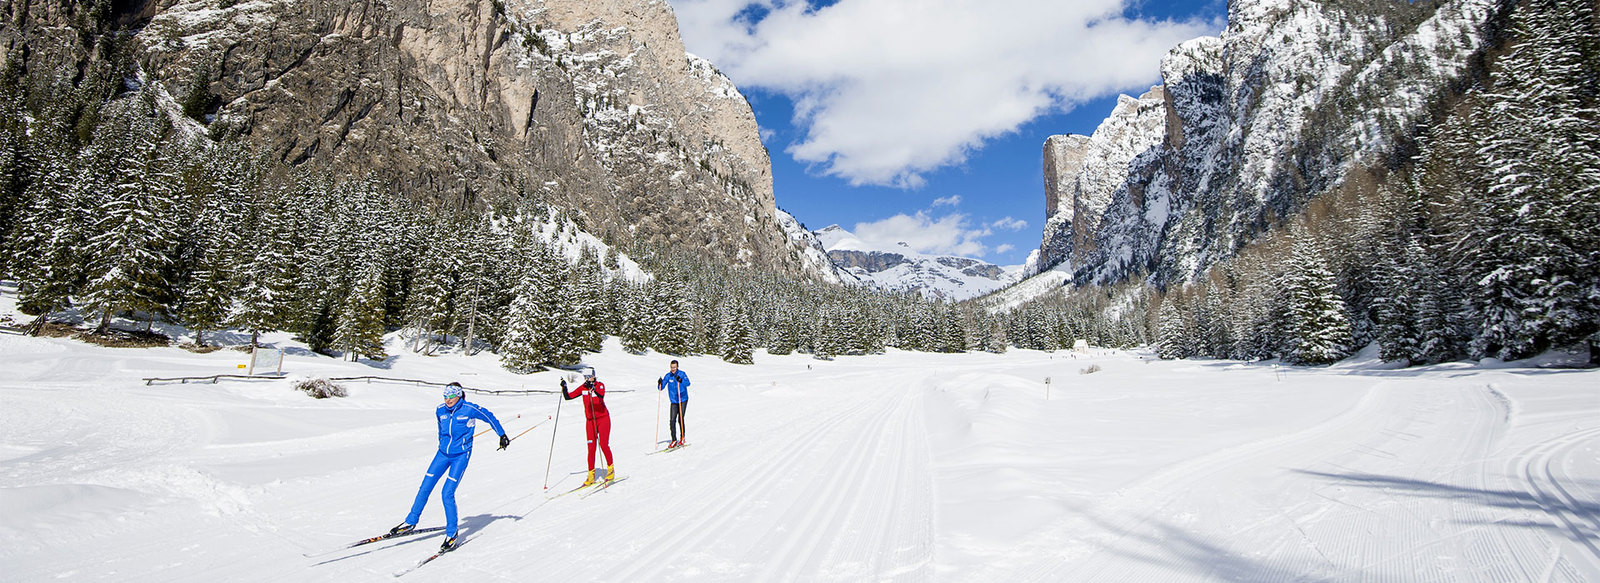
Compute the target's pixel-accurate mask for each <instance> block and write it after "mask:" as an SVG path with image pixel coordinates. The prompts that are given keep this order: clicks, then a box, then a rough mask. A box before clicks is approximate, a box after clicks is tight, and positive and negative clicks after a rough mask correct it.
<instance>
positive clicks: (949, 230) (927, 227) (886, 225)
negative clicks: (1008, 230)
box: [852, 211, 994, 257]
mask: <svg viewBox="0 0 1600 583" xmlns="http://www.w3.org/2000/svg"><path fill="white" fill-rule="evenodd" d="M852 232H853V233H855V235H856V238H857V239H861V240H862V241H866V242H867V243H869V244H871V245H872V246H873V247H875V248H879V249H894V248H896V246H897V245H898V244H899V243H902V242H904V243H905V244H906V245H907V246H909V247H910V248H911V250H913V251H916V252H918V253H928V254H934V255H961V256H966V257H983V256H984V255H985V254H987V253H988V252H989V246H988V245H985V244H983V241H981V239H983V238H984V237H988V236H989V235H992V234H994V231H992V230H990V229H989V228H987V227H980V228H977V229H973V228H969V227H968V222H967V215H964V214H960V213H951V214H948V215H945V216H942V217H939V218H934V217H933V216H931V215H929V214H928V212H927V211H917V213H916V214H915V215H906V214H904V213H902V214H898V215H895V216H892V217H889V218H887V219H883V220H879V221H874V222H870V223H856V226H855V228H854V229H852Z"/></svg>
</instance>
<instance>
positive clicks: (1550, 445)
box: [1510, 428, 1600, 578]
mask: <svg viewBox="0 0 1600 583" xmlns="http://www.w3.org/2000/svg"><path fill="white" fill-rule="evenodd" d="M1596 437H1600V428H1589V429H1582V430H1578V431H1573V432H1569V433H1566V434H1563V435H1560V436H1557V437H1555V438H1552V439H1549V440H1546V441H1544V442H1541V443H1539V444H1537V445H1534V446H1532V447H1529V448H1527V449H1524V450H1523V451H1522V452H1521V453H1519V454H1518V455H1517V456H1515V457H1514V458H1513V459H1512V461H1511V462H1510V465H1511V466H1512V467H1511V469H1512V472H1511V473H1512V474H1513V475H1514V476H1516V478H1517V479H1518V481H1519V482H1521V484H1520V485H1521V486H1522V487H1523V490H1524V491H1525V492H1527V493H1528V494H1529V495H1530V496H1531V498H1532V503H1533V505H1534V506H1535V507H1536V508H1537V509H1538V510H1539V511H1540V512H1542V513H1543V514H1545V515H1547V516H1549V517H1550V518H1551V526H1552V527H1559V530H1560V531H1561V533H1562V534H1563V535H1565V537H1566V538H1567V541H1565V542H1567V543H1569V544H1568V546H1570V547H1571V548H1573V550H1575V551H1578V552H1580V553H1581V552H1584V551H1587V553H1588V556H1587V557H1586V560H1585V561H1584V563H1586V564H1583V565H1580V564H1577V563H1575V562H1574V561H1573V560H1572V559H1573V558H1565V557H1558V558H1557V559H1556V560H1555V561H1552V562H1551V564H1550V565H1549V566H1547V567H1546V568H1544V569H1541V571H1544V572H1551V573H1553V571H1554V569H1555V565H1556V564H1559V563H1563V562H1565V563H1567V564H1568V565H1569V566H1570V567H1571V568H1572V569H1580V568H1583V570H1584V571H1586V573H1585V574H1584V577H1586V578H1597V577H1600V545H1597V544H1596V540H1595V539H1596V537H1597V534H1596V533H1600V516H1597V515H1596V513H1595V512H1594V511H1592V510H1588V506H1589V505H1590V504H1589V503H1586V502H1585V501H1583V500H1580V499H1578V497H1577V496H1574V495H1573V494H1572V492H1571V491H1570V490H1568V489H1567V488H1566V487H1565V486H1563V485H1562V482H1563V481H1564V480H1562V479H1561V476H1557V474H1556V467H1555V466H1556V465H1557V462H1560V461H1563V460H1565V459H1566V455H1567V454H1568V453H1569V452H1570V451H1571V450H1574V449H1577V448H1578V447H1579V446H1581V445H1583V444H1584V443H1585V442H1587V441H1588V440H1590V439H1594V438H1596ZM1585 531H1589V532H1585ZM1555 542H1556V543H1557V545H1556V546H1555V549H1556V552H1557V553H1558V554H1559V553H1560V546H1559V545H1560V543H1561V542H1563V541H1555ZM1563 558H1565V561H1563V560H1562V559H1563ZM1547 560H1548V559H1547ZM1524 573H1527V571H1526V570H1525V571H1524Z"/></svg>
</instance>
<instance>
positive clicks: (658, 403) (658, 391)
mask: <svg viewBox="0 0 1600 583" xmlns="http://www.w3.org/2000/svg"><path fill="white" fill-rule="evenodd" d="M661 393H662V391H661V385H660V384H657V385H656V442H655V443H652V444H650V449H652V450H654V449H655V448H656V446H658V445H661Z"/></svg>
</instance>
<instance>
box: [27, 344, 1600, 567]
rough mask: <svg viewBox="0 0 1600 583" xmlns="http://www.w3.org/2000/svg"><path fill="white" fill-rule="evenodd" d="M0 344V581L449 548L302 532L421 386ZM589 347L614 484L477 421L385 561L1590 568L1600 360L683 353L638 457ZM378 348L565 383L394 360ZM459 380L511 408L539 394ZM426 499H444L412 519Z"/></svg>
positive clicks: (606, 376)
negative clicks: (247, 375) (449, 536)
mask: <svg viewBox="0 0 1600 583" xmlns="http://www.w3.org/2000/svg"><path fill="white" fill-rule="evenodd" d="M0 342H3V343H4V344H0V365H4V366H5V367H6V368H7V369H8V370H10V371H15V376H13V377H12V378H9V379H0V389H3V390H4V392H5V395H6V397H7V407H5V408H4V410H3V412H0V437H4V444H5V446H4V448H3V449H0V510H3V511H4V512H3V513H0V514H3V516H4V521H3V523H0V543H3V544H0V564H3V565H4V572H5V577H4V578H5V579H6V580H16V581H39V580H63V581H74V580H78V581H99V580H111V579H117V580H133V581H141V580H148V581H215V580H230V581H269V580H273V581H276V580H282V579H283V578H284V577H285V576H288V577H291V578H293V579H295V580H308V581H363V580H387V579H389V578H390V577H391V576H392V574H393V573H394V572H396V570H398V569H403V568H405V567H406V566H408V565H411V564H414V563H415V562H416V561H418V560H421V559H422V558H424V557H426V556H427V555H429V554H431V553H432V552H434V551H435V550H436V549H437V545H438V542H439V540H441V539H440V537H439V536H417V537H406V538H403V539H396V541H383V542H380V543H375V544H372V545H367V546H363V547H359V548H356V549H351V551H350V552H349V553H346V554H337V553H336V554H331V555H328V556H323V557H318V558H316V559H307V558H305V557H303V554H305V553H313V552H320V551H326V550H328V549H330V548H333V547H336V546H337V545H339V544H342V543H347V542H348V541H349V540H352V539H356V538H360V537H362V536H370V535H373V534H377V533H378V532H379V531H382V530H387V528H388V527H389V526H392V525H393V524H394V523H395V522H398V521H399V519H400V518H401V517H403V515H404V513H405V510H406V509H407V508H408V506H409V504H410V501H411V497H412V495H413V494H414V493H415V489H416V486H417V483H418V482H419V481H420V479H421V471H422V470H423V468H424V466H425V465H426V463H427V461H428V459H429V457H430V456H431V455H432V448H433V441H434V435H433V434H432V424H431V420H430V412H431V409H432V407H433V406H434V405H436V404H437V394H436V391H435V390H433V389H428V388H414V387H409V386H405V385H379V384H373V385H365V384H356V385H351V388H352V395H351V396H350V397H348V398H345V399H331V400H326V401H314V400H311V399H309V398H306V397H305V396H304V395H301V394H298V393H295V392H293V391H290V390H288V389H287V387H286V383H282V382H264V383H243V382H240V383H221V384H218V385H168V386H156V387H145V386H143V384H142V383H140V382H138V381H137V380H130V379H136V377H138V376H147V375H152V374H169V373H172V372H175V371H179V372H181V371H185V370H192V369H193V368H195V366H196V362H197V361H199V362H202V363H204V362H211V360H214V361H215V362H216V363H217V364H219V366H220V364H221V363H223V362H231V361H230V360H227V359H229V358H233V359H237V356H236V355H235V356H229V355H222V354H216V353H213V355H192V354H188V353H184V352H181V351H177V350H170V351H168V350H153V351H141V350H115V349H100V348H94V347H86V346H83V345H80V344H76V343H73V342H71V341H67V340H47V339H24V338H19V337H5V338H0ZM609 348H610V349H608V350H607V351H606V352H605V353H603V354H600V355H593V356H592V357H591V358H589V359H588V361H589V362H590V363H591V364H594V365H595V366H597V367H598V369H599V371H600V373H601V379H602V380H603V381H605V382H606V383H607V385H608V387H609V388H611V389H613V390H617V389H634V390H636V392H633V393H621V392H618V393H615V394H614V395H612V396H609V397H608V399H607V401H608V404H609V406H610V408H611V411H612V414H613V426H614V429H613V433H612V437H611V446H612V448H613V451H614V453H615V454H616V465H617V468H618V471H619V473H620V474H622V475H626V476H629V477H630V479H628V480H627V481H625V482H621V483H618V484H616V485H615V486H613V487H612V488H610V489H609V490H606V491H604V492H600V493H597V494H596V495H594V496H591V497H589V498H587V499H579V498H578V497H577V496H566V497H562V498H559V499H555V500H548V499H546V494H547V492H546V491H545V489H544V488H543V487H542V482H543V479H544V476H543V474H544V468H545V462H546V453H547V452H548V451H549V447H550V441H549V440H550V439H551V431H550V430H549V429H547V428H546V427H541V428H539V429H536V430H534V431H533V432H531V433H529V434H528V435H527V436H526V437H524V438H522V439H519V440H518V441H517V442H515V443H514V444H513V446H512V447H511V448H510V449H508V450H506V451H495V450H494V448H493V446H492V440H480V442H479V444H478V445H479V446H480V447H478V449H477V451H476V452H475V453H474V454H473V459H472V463H471V467H470V468H469V470H468V471H467V473H466V476H465V478H464V480H463V482H462V486H461V489H460V492H459V493H458V495H457V496H458V500H459V503H460V507H461V530H462V535H463V536H464V537H465V536H470V537H473V538H472V541H473V543H472V544H471V545H468V546H464V547H462V548H461V549H460V550H458V551H455V552H452V553H449V554H448V555H446V556H443V557H440V558H439V559H438V560H436V561H433V562H432V563H429V564H428V565H426V566H424V567H423V568H421V569H418V570H417V571H415V572H412V573H410V574H408V575H406V577H405V580H407V581H444V580H465V579H471V580H478V581H526V580H547V581H869V580H871V581H879V580H893V581H980V580H981V581H997V580H1004V581H1013V580H1014V581H1132V580H1139V581H1154V580H1160V581H1228V580H1249V581H1600V549H1597V547H1600V389H1597V388H1596V386H1600V383H1597V382H1596V381H1600V375H1597V371H1557V370H1540V369H1531V368H1507V369H1496V368H1485V367H1479V366H1469V365H1465V364H1451V365H1440V366H1436V367H1427V368H1422V369H1407V370H1384V369H1383V367H1381V366H1377V365H1376V364H1375V363H1372V362H1370V361H1365V362H1356V363H1354V364H1346V365H1341V366H1336V367H1332V368H1321V369H1305V368H1289V367H1285V368H1284V369H1282V370H1281V371H1275V370H1274V369H1272V368H1271V367H1270V365H1260V364H1242V363H1233V362H1208V361H1201V362H1185V361H1176V362H1173V361H1150V360H1146V359H1144V358H1141V357H1140V356H1139V355H1137V354H1130V353H1121V352H1096V353H1093V354H1082V355H1069V354H1067V353H1065V352H1063V353H1058V354H1054V355H1051V354H1044V353H1038V352H1031V351H1013V352H1012V353H1009V354H1004V355H990V354H967V355H925V354H911V353H901V352H891V353H890V354H888V355H880V356H868V357H845V358H840V359H838V360H835V361H828V362H823V361H815V360H812V359H810V358H808V357H804V356H800V355H795V356H786V357H773V356H767V355H758V359H757V362H758V364H757V365H755V366H735V365H728V364H724V363H720V362H718V361H716V360H714V359H709V358H683V359H682V360H684V369H685V370H686V371H687V372H689V374H690V375H691V377H692V378H693V379H694V385H693V387H692V388H691V399H690V405H689V409H688V417H687V421H688V428H689V436H688V437H689V442H690V443H692V444H694V445H695V447H694V448H692V449H689V450H685V451H682V452H677V453H674V455H670V456H649V455H646V453H647V452H650V451H654V450H656V449H659V448H660V447H661V445H662V444H659V443H655V442H656V440H657V437H656V436H654V435H653V434H652V432H653V430H654V428H655V425H654V424H655V416H656V411H655V407H656V404H657V402H658V401H657V396H656V395H655V394H654V392H655V391H653V390H650V389H649V387H652V386H653V382H654V379H655V377H656V376H659V373H660V372H661V370H658V369H664V362H665V360H666V358H665V357H660V356H657V355H650V356H643V357H640V356H633V355H628V354H625V353H623V352H622V351H620V350H617V349H615V348H616V347H615V345H614V342H613V344H612V345H611V346H610V347H609ZM395 352H399V351H398V350H396V351H395ZM207 359H211V360H207ZM1091 364H1096V365H1099V366H1100V367H1102V368H1103V370H1101V371H1099V372H1095V373H1093V374H1080V371H1082V370H1083V369H1084V368H1086V367H1088V366H1089V365H1091ZM300 366H301V369H300V370H299V371H297V372H299V373H302V374H314V373H319V372H320V374H322V375H324V376H334V375H336V374H339V373H342V372H345V367H352V366H357V365H350V364H349V363H334V362H332V359H320V360H307V361H306V363H304V364H301V365H300ZM317 367H323V368H325V369H326V370H320V369H318V368H317ZM60 370H68V371H69V372H66V373H63V374H58V373H57V372H56V371H60ZM386 374H395V375H396V376H412V375H418V374H430V375H432V376H433V377H438V378H459V379H464V380H467V381H468V383H467V384H469V386H470V385H473V384H475V383H476V384H482V385H487V384H490V383H497V384H498V385H499V386H507V387H511V388H515V385H513V384H512V383H528V384H529V385H530V386H542V385H541V384H540V383H542V384H550V385H553V384H554V382H555V379H556V377H555V376H554V374H549V373H547V374H544V375H533V376H529V377H517V376H514V375H509V374H506V373H503V371H498V370H496V368H495V366H494V363H493V361H492V360H485V359H471V360H469V359H460V358H437V359H424V358H420V357H414V356H407V357H402V358H401V359H400V360H399V361H398V362H396V363H395V364H394V365H393V371H392V372H391V373H386ZM8 376H11V375H8ZM1045 377H1051V378H1052V380H1053V383H1052V385H1051V388H1050V391H1051V393H1050V397H1049V399H1048V400H1047V399H1046V398H1045V386H1044V384H1043V382H1042V381H1043V379H1044V378H1045ZM1280 379H1281V380H1280ZM469 399H471V400H473V401H475V402H479V403H483V404H485V405H486V406H487V407H489V408H490V409H492V410H493V411H494V412H495V413H496V414H497V415H498V416H499V417H500V418H501V420H502V422H504V423H505V424H506V426H507V429H508V431H510V432H511V433H513V434H514V433H516V432H518V431H520V430H521V429H523V428H525V427H526V426H527V424H525V423H523V422H522V421H523V420H528V423H532V422H534V420H541V421H542V420H544V419H545V418H546V416H548V415H553V414H554V413H555V409H556V399H555V398H553V397H546V396H538V397H487V396H485V397H469ZM561 407H562V408H563V411H562V417H561V421H560V427H559V429H558V430H556V433H555V439H556V443H555V452H556V453H555V457H554V460H553V461H552V466H553V467H554V468H555V469H554V471H553V472H552V474H551V476H550V485H549V492H550V493H555V492H561V491H565V490H568V489H570V488H572V487H573V486H575V485H577V483H578V482H579V481H581V480H582V477H583V476H582V474H583V471H584V470H585V469H586V464H585V462H584V450H583V439H584V438H583V428H582V414H581V408H580V407H579V406H577V402H576V401H571V402H566V403H564V404H562V405H561ZM517 414H521V416H522V417H521V418H520V419H519V418H517V417H515V415H517ZM552 425H553V424H552ZM486 439H487V438H486ZM659 439H660V440H662V441H663V442H664V441H665V440H666V439H667V436H666V435H665V428H664V427H663V428H662V435H661V436H659ZM601 463H602V464H603V463H604V462H603V461H602V462H601ZM442 522H443V515H442V511H441V510H440V509H439V504H438V501H437V493H435V497H434V498H433V499H431V500H430V502H429V506H428V509H427V511H426V512H424V514H423V520H422V523H423V525H424V526H434V525H437V524H441V523H442Z"/></svg>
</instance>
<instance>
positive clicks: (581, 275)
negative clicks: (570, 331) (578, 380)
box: [568, 249, 606, 352]
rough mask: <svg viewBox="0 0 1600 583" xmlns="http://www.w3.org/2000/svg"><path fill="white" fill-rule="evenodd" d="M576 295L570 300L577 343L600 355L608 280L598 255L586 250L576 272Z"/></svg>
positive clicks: (573, 289) (573, 294)
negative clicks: (606, 283) (601, 267)
mask: <svg viewBox="0 0 1600 583" xmlns="http://www.w3.org/2000/svg"><path fill="white" fill-rule="evenodd" d="M571 289H572V294H571V296H570V297H569V298H568V299H569V301H570V303H571V305H572V308H573V311H574V315H573V318H574V321H573V324H574V334H575V338H574V341H575V342H576V344H577V346H578V347H579V348H580V349H582V350H585V351H588V352H600V348H601V346H600V344H601V341H602V340H604V339H605V325H606V322H605V319H606V316H605V311H606V306H605V276H604V275H603V274H602V272H601V271H600V264H599V263H598V260H597V259H596V256H595V254H594V253H593V252H592V251H590V250H588V249H585V251H584V253H583V254H582V255H581V256H580V257H579V260H578V266H577V269H575V270H573V282H572V287H571Z"/></svg>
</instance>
